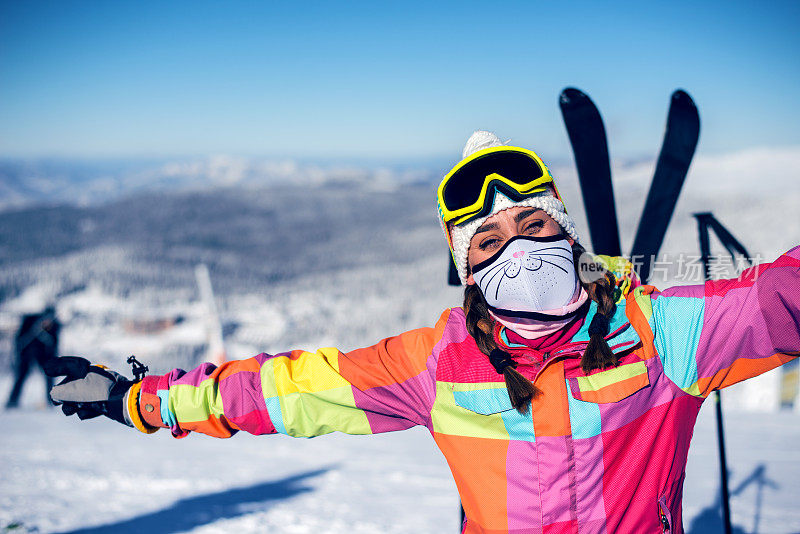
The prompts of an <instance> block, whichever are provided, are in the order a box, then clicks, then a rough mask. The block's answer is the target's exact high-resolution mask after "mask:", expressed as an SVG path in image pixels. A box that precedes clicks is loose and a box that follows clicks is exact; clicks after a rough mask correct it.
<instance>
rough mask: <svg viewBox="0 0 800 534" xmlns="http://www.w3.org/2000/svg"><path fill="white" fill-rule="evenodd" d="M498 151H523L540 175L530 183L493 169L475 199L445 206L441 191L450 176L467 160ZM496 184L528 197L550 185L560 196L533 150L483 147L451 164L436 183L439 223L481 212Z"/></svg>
mask: <svg viewBox="0 0 800 534" xmlns="http://www.w3.org/2000/svg"><path fill="white" fill-rule="evenodd" d="M498 152H514V153H517V154H524V155H525V156H527V157H529V158H531V160H533V162H534V163H536V165H537V166H538V167H539V168H540V170H541V171H542V175H541V176H539V177H538V178H534V179H533V180H531V181H529V182H525V183H518V182H515V181H513V180H510V179H509V178H507V177H505V176H502V175H500V174H498V173H496V172H493V173H490V174H488V175H486V176H485V177H484V179H483V183H482V185H481V191H480V195H479V196H478V199H477V200H476V201H475V202H473V203H472V204H470V205H469V206H465V207H462V208H458V209H455V210H450V209H448V208H447V205H446V203H445V201H444V190H445V188H446V187H447V185H448V184H450V182H451V180H452V179H453V177H454V176H457V175H458V172H459V171H461V170H462V169H463V168H464V167H465V166H466V165H468V164H469V163H471V162H473V161H475V160H477V159H481V158H483V157H486V156H487V155H489V154H494V153H498ZM453 185H456V184H453ZM456 186H457V185H456ZM498 186H500V187H501V188H502V189H508V190H510V191H514V192H516V193H517V194H518V195H521V196H528V195H531V194H534V193H539V192H542V191H545V190H547V189H548V188H549V187H552V188H553V190H554V191H555V194H556V196H557V197H558V198H559V200H560V199H561V196H560V195H559V194H558V190H557V189H556V186H555V182H554V181H553V176H552V175H551V174H550V170H549V169H548V168H547V165H545V164H544V162H543V161H542V160H541V158H539V156H537V155H536V153H535V152H533V151H532V150H527V149H525V148H520V147H513V146H505V145H504V146H498V147H492V148H484V149H483V150H479V151H477V152H475V153H474V154H472V155H470V156H469V157H467V158H464V159H463V160H461V161H460V162H459V163H458V164H457V165H456V166H455V167H453V169H452V170H451V171H450V172H448V173H447V174H446V175H445V177H444V178H443V179H442V181H441V183H440V184H439V188H438V190H437V199H438V203H439V215H440V217H441V218H442V222H444V224H445V225H447V224H461V223H463V222H465V221H468V220H469V219H471V218H473V217H474V216H475V215H477V214H479V213H480V212H481V211H483V210H484V208H485V205H486V199H487V195H489V192H490V191H491V194H492V195H494V191H495V189H496V188H497V187H498Z"/></svg>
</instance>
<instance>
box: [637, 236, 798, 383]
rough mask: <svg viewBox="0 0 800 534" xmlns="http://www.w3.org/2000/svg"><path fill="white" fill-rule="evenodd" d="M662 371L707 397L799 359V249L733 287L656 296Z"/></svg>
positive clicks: (723, 283) (720, 283)
mask: <svg viewBox="0 0 800 534" xmlns="http://www.w3.org/2000/svg"><path fill="white" fill-rule="evenodd" d="M651 298H652V299H653V300H652V305H653V314H652V317H651V318H650V323H651V327H652V328H653V332H654V337H655V339H654V342H655V345H656V349H657V350H658V352H659V355H660V357H661V359H662V362H663V364H664V371H665V373H666V374H667V376H669V378H670V379H671V380H672V381H673V382H675V383H676V384H677V385H678V386H679V387H680V388H681V389H683V390H684V391H686V392H687V393H690V394H692V395H696V396H701V397H706V396H708V395H709V394H710V393H711V392H712V391H713V390H715V389H719V388H724V387H727V386H730V385H732V384H735V383H737V382H740V381H742V380H745V379H747V378H750V377H753V376H756V375H759V374H761V373H764V372H766V371H769V370H770V369H774V368H775V367H777V366H779V365H781V364H783V363H785V362H787V361H789V360H791V359H792V358H795V357H797V356H798V355H799V354H800V247H795V248H793V249H791V250H789V251H788V252H786V253H785V254H783V255H781V256H780V257H779V258H778V259H777V260H776V261H774V262H772V263H766V264H761V265H757V266H755V267H752V268H750V269H747V270H746V271H744V272H743V273H742V275H741V276H740V277H738V278H735V279H728V280H713V281H709V282H706V283H705V284H702V285H695V286H681V287H673V288H670V289H667V290H665V291H663V292H661V293H658V292H654V293H653V294H652V295H651Z"/></svg>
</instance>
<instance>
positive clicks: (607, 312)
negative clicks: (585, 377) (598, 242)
mask: <svg viewBox="0 0 800 534" xmlns="http://www.w3.org/2000/svg"><path fill="white" fill-rule="evenodd" d="M585 252H586V249H584V248H583V247H582V246H581V245H579V244H578V243H575V244H574V245H572V255H573V258H574V260H575V268H576V269H577V270H578V279H579V280H580V283H581V286H583V288H584V289H585V290H586V293H588V295H589V298H590V299H592V300H593V301H594V302H596V303H597V313H596V314H595V315H594V317H593V318H592V322H591V323H590V324H589V333H590V337H589V344H588V345H587V346H586V350H585V351H584V352H583V356H582V357H581V367H582V368H583V371H584V372H585V373H588V372H589V371H591V370H593V369H605V368H606V367H611V366H612V365H617V364H618V363H619V362H618V360H617V356H616V355H615V354H614V353H613V352H611V348H610V347H609V346H608V342H607V341H606V340H605V336H606V335H607V334H608V323H609V321H610V320H611V318H612V317H613V316H614V312H616V311H617V303H616V300H615V296H614V293H615V289H616V287H617V279H616V277H615V276H614V274H613V273H612V272H611V271H609V270H607V269H605V268H604V267H603V266H601V265H599V264H597V263H595V262H593V261H592V260H591V257H590V255H588V254H585ZM598 272H601V273H602V276H601V277H600V278H599V279H597V276H596V274H595V276H593V277H592V279H590V280H584V278H587V277H585V276H581V273H598Z"/></svg>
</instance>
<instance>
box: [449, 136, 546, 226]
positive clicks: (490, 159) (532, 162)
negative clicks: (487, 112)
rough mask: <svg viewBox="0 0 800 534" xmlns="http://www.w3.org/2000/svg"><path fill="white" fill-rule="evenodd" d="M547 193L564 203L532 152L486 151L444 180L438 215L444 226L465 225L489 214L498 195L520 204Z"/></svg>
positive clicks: (513, 149)
mask: <svg viewBox="0 0 800 534" xmlns="http://www.w3.org/2000/svg"><path fill="white" fill-rule="evenodd" d="M548 189H552V190H553V191H554V192H555V194H556V197H558V198H559V200H560V199H561V197H560V196H559V194H558V191H557V190H556V187H555V183H554V182H553V177H552V175H551V174H550V171H549V170H548V169H547V166H546V165H545V164H544V162H542V160H541V159H540V158H539V156H537V155H536V154H535V153H534V152H533V151H531V150H526V149H524V148H518V147H512V146H499V147H493V148H485V149H483V150H479V151H477V152H475V153H474V154H472V155H471V156H469V157H468V158H465V159H463V160H461V161H460V162H459V163H458V165H456V166H455V167H454V168H453V170H451V171H450V172H449V173H447V175H446V176H445V177H444V178H443V179H442V182H441V184H439V189H438V201H439V215H440V216H441V218H442V222H443V223H444V224H445V226H446V225H448V224H462V223H465V222H468V221H471V220H474V219H477V218H479V217H483V216H485V215H487V214H489V213H490V212H491V210H492V205H493V204H494V195H495V192H497V191H501V192H502V193H503V194H504V195H506V196H507V197H509V198H510V199H511V200H513V201H515V202H519V201H520V200H522V199H524V198H526V197H529V196H531V195H532V194H535V193H541V192H544V191H547V190H548Z"/></svg>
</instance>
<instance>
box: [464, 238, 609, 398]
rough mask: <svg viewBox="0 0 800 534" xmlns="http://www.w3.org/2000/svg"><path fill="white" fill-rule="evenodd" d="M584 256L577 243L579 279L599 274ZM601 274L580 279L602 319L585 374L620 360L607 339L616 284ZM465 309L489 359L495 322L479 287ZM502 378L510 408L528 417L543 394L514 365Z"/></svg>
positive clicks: (595, 325)
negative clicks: (593, 278)
mask: <svg viewBox="0 0 800 534" xmlns="http://www.w3.org/2000/svg"><path fill="white" fill-rule="evenodd" d="M585 252H586V250H585V249H584V248H583V247H582V246H581V245H579V244H577V243H575V244H574V245H573V246H572V254H573V257H574V261H575V268H576V269H577V271H578V273H579V275H580V273H581V272H584V273H588V272H594V273H596V272H598V265H597V264H594V263H592V265H590V262H591V259H590V258H589V257H588V255H585V254H584V253H585ZM602 272H603V273H604V274H603V276H602V277H601V278H600V279H599V280H595V281H584V280H583V279H582V277H580V276H579V279H581V280H580V284H581V286H583V288H584V289H585V290H586V292H587V293H588V295H589V298H590V299H592V300H593V301H595V302H596V303H597V314H595V317H597V316H601V317H600V318H599V319H593V320H592V323H591V325H590V330H592V332H593V333H592V335H591V337H590V338H589V344H588V345H587V347H586V350H585V351H584V353H583V356H582V357H581V367H582V368H583V370H584V372H589V371H591V370H592V369H604V368H606V367H609V366H612V365H617V363H618V362H617V357H616V356H615V355H614V353H613V352H611V348H610V347H609V346H608V343H607V342H606V340H605V338H604V336H605V335H606V334H608V320H609V319H610V318H611V317H612V316H613V315H614V312H615V311H616V307H617V305H616V303H615V300H614V288H615V287H616V283H617V282H616V279H615V278H614V275H613V274H612V273H611V272H610V271H607V270H606V269H604V268H603V269H602ZM463 308H464V312H465V314H466V322H467V332H469V334H470V335H471V336H472V338H473V339H474V340H475V343H476V344H477V345H478V348H479V349H480V350H481V352H483V353H484V354H486V355H487V356H489V355H490V354H491V353H492V351H493V350H495V349H497V348H498V347H497V343H496V342H495V340H494V319H493V318H492V316H491V315H489V306H488V304H487V303H486V299H485V298H484V297H483V293H481V290H480V288H478V285H477V284H471V285H467V287H466V288H465V290H464V305H463ZM603 319H605V321H603ZM603 327H605V328H603ZM503 377H504V378H505V382H506V389H507V390H508V396H509V397H510V398H511V405H512V406H513V407H514V408H516V410H517V411H518V412H520V413H521V414H526V413H527V412H528V407H529V406H530V403H531V401H532V400H533V399H536V398H537V397H538V396H539V395H540V394H541V393H542V390H541V389H539V388H538V387H536V386H535V385H533V383H531V381H530V380H528V379H527V378H525V377H524V376H522V375H521V374H520V373H519V372H518V371H517V370H516V369H514V366H512V365H508V366H505V368H504V369H503Z"/></svg>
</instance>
